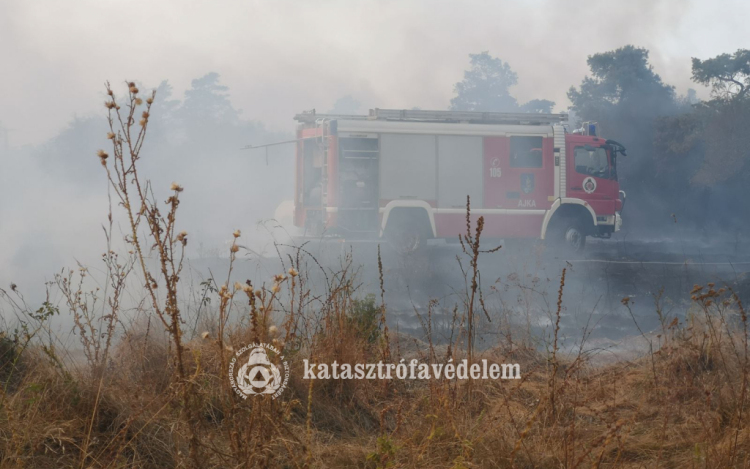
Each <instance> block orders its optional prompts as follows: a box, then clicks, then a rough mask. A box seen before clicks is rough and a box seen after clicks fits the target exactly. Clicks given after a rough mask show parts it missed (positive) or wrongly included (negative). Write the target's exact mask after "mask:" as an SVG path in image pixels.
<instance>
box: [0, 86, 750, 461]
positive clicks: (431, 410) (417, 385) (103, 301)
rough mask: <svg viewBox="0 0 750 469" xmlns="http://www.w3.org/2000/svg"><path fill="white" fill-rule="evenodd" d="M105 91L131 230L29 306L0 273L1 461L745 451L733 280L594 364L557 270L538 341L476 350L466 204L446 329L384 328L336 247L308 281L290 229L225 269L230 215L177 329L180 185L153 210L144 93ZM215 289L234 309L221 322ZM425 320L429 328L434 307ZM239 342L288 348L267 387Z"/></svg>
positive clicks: (682, 457)
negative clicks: (322, 372) (132, 306)
mask: <svg viewBox="0 0 750 469" xmlns="http://www.w3.org/2000/svg"><path fill="white" fill-rule="evenodd" d="M108 89H109V88H108ZM111 96H112V99H111V101H108V103H107V108H108V109H109V111H110V112H111V113H112V114H111V115H110V123H111V125H112V130H111V132H112V133H111V134H110V138H111V139H112V141H113V144H114V151H113V153H114V157H113V158H112V160H109V156H108V155H107V153H106V152H101V153H100V158H101V161H102V163H103V164H104V165H105V167H106V168H107V170H108V171H107V173H108V175H109V178H110V181H111V183H112V185H113V188H114V189H115V194H116V196H117V197H118V198H119V200H116V202H118V203H119V205H120V210H124V211H125V214H126V217H127V220H129V223H130V226H131V229H132V231H131V233H129V234H128V236H127V237H126V239H125V242H126V246H127V247H126V251H127V255H124V256H123V259H118V257H117V256H116V255H115V254H114V252H112V251H110V252H109V253H108V254H105V256H104V258H103V260H104V262H105V265H107V266H108V270H107V272H108V280H109V284H108V285H109V288H108V290H107V291H106V292H96V291H94V292H84V286H83V285H84V282H83V281H82V280H81V277H82V276H84V277H85V275H86V270H85V269H83V268H82V269H81V270H80V271H79V273H78V274H76V273H75V272H70V273H69V274H68V275H66V276H65V277H62V276H58V278H57V279H56V282H55V285H54V287H56V288H58V289H59V290H60V291H61V293H62V298H63V301H62V302H61V303H60V304H59V305H55V304H53V303H52V302H47V303H45V304H44V306H43V307H42V308H39V309H38V310H34V309H32V308H29V307H28V306H27V305H26V304H25V302H24V301H23V297H22V296H20V294H19V293H18V292H16V291H15V289H13V290H12V291H4V290H0V294H2V296H3V297H4V299H5V300H6V305H7V308H8V311H9V312H10V311H12V313H14V314H15V315H16V316H17V317H18V318H20V319H19V321H18V324H17V326H15V328H14V330H7V331H5V333H4V334H3V336H2V338H0V380H1V382H0V384H1V385H2V387H1V388H2V393H1V394H0V467H8V468H11V467H12V468H21V467H29V468H59V467H78V468H130V467H139V468H160V467H198V468H230V467H238V468H240V467H241V468H246V467H247V468H249V467H296V468H300V467H341V468H344V467H363V468H379V467H404V468H406V467H446V468H449V467H452V468H462V467H466V468H473V467H486V468H495V467H500V468H533V467H536V468H550V467H561V468H587V467H607V468H614V467H621V468H631V467H632V468H642V467H696V468H697V467H708V468H728V467H747V466H748V461H749V458H750V431H749V430H748V426H747V422H748V418H747V409H746V405H747V401H748V390H747V387H748V370H749V364H748V331H747V317H746V314H745V311H744V308H743V307H742V305H741V303H740V302H739V300H738V299H737V297H736V296H735V295H733V293H732V292H731V291H727V290H724V289H716V288H715V287H714V285H706V286H705V287H699V286H696V287H695V289H694V291H693V295H694V296H693V304H694V307H693V308H692V309H691V311H690V312H689V314H688V316H687V317H688V319H687V321H685V322H680V321H679V320H672V319H671V318H665V317H662V316H661V311H658V310H657V311H656V313H657V314H659V315H660V319H661V320H662V321H661V324H662V330H661V331H659V332H660V333H658V334H656V335H653V334H644V339H645V340H646V341H647V342H648V343H649V344H650V351H649V353H647V354H645V355H644V356H643V357H642V358H640V359H638V360H635V361H631V362H624V363H623V362H621V363H617V364H609V365H600V366H593V365H592V364H590V363H589V362H588V361H587V355H586V354H585V353H583V347H582V348H581V352H579V353H578V354H577V355H574V356H569V355H563V354H562V353H561V352H560V350H558V341H557V331H558V330H559V321H560V305H561V302H562V299H563V289H564V275H565V272H564V271H563V272H562V275H561V281H560V287H559V292H558V293H559V302H558V307H557V312H556V318H555V319H556V322H555V327H554V337H553V341H552V342H551V347H550V350H549V352H548V353H542V352H540V351H538V349H537V348H532V347H529V346H528V345H524V341H518V340H515V341H510V339H507V340H506V339H504V340H503V341H502V342H499V343H497V344H495V346H494V347H492V348H490V349H488V350H484V351H479V350H474V346H473V342H474V327H475V321H476V318H475V316H474V313H475V312H479V313H480V314H484V313H486V312H487V311H486V309H485V304H484V301H483V296H482V290H481V281H479V279H480V274H479V272H478V270H477V267H476V266H477V258H478V256H480V255H481V254H482V253H483V252H486V251H483V250H482V249H481V248H480V236H481V222H480V223H479V225H478V226H477V228H476V229H475V231H474V233H473V234H472V226H471V223H468V224H467V234H466V236H465V237H464V238H463V239H462V242H463V246H464V253H465V255H466V259H467V260H468V263H469V264H468V265H469V269H466V270H465V273H466V276H467V290H466V292H465V302H464V303H463V304H462V305H460V306H459V307H457V308H456V310H455V320H454V322H453V328H452V331H451V340H450V341H449V342H448V343H447V344H442V345H437V344H433V343H432V341H431V339H430V337H431V334H429V333H428V334H426V337H427V340H426V341H419V340H416V339H414V338H410V337H406V336H404V335H403V334H399V333H398V332H394V331H388V330H387V327H386V324H385V320H384V319H385V316H386V315H387V307H386V305H385V304H384V303H383V296H382V295H381V298H380V301H377V300H376V298H375V297H371V298H366V299H361V298H358V297H357V295H356V292H357V280H356V278H357V276H356V272H355V271H353V268H352V265H351V259H348V258H347V259H344V260H343V262H342V267H341V269H340V270H338V271H336V272H331V271H327V272H326V273H325V278H326V285H325V289H324V290H325V291H323V292H322V293H321V292H313V291H311V289H310V288H309V287H308V280H309V276H308V272H309V270H310V269H312V268H314V269H319V266H317V265H316V261H315V259H314V258H313V257H312V256H310V255H309V253H307V252H306V251H305V250H304V248H301V249H298V250H296V251H293V252H292V254H291V255H289V256H287V257H284V256H280V259H281V261H282V264H283V266H284V267H283V270H284V273H283V274H280V275H278V276H276V277H274V278H273V279H269V284H267V285H252V284H251V283H250V282H249V281H248V282H246V283H232V282H233V279H232V276H231V274H232V264H233V262H234V255H235V254H236V252H237V242H236V241H237V239H239V238H240V236H241V234H240V233H239V232H236V233H235V243H234V244H233V245H232V247H231V248H230V256H231V257H230V262H229V265H228V266H227V267H228V275H227V279H226V282H224V283H223V284H222V285H221V286H218V287H217V288H215V289H209V290H207V291H206V292H204V293H206V295H209V296H211V297H212V298H213V301H212V303H211V304H212V305H215V306H214V307H213V308H212V309H210V310H209V311H210V312H211V314H212V315H211V317H210V318H209V319H205V318H204V321H205V323H206V331H207V332H208V333H207V334H204V337H201V338H197V339H193V340H186V339H185V337H184V336H183V328H186V327H187V326H186V325H185V324H184V318H183V316H182V313H181V309H180V308H181V305H180V302H179V301H178V299H177V298H178V295H177V291H178V290H179V289H180V288H182V287H181V284H180V283H179V276H180V271H181V264H182V260H181V259H182V253H183V250H182V248H183V247H184V246H185V244H186V242H187V241H186V240H187V235H186V234H185V233H182V232H180V233H178V232H177V230H176V229H175V220H176V218H177V207H178V205H179V194H180V192H181V191H182V188H181V187H179V186H177V185H175V186H174V187H172V188H171V191H172V195H171V196H170V198H169V199H168V202H167V210H166V215H162V212H161V211H160V208H159V204H158V203H157V202H156V200H157V199H156V197H155V196H154V195H153V192H152V190H151V189H150V188H149V186H148V183H147V182H145V181H142V182H141V180H140V179H139V176H138V174H137V162H138V159H139V158H140V156H139V151H140V145H141V144H142V142H143V139H144V138H145V133H146V129H147V126H148V116H149V114H148V113H149V112H150V107H149V108H148V110H147V111H146V113H145V114H142V117H141V120H140V122H139V123H138V124H136V122H135V121H136V119H137V117H133V116H134V115H135V114H136V108H138V106H142V105H143V104H142V102H141V101H140V98H138V90H137V88H136V87H135V86H134V85H131V84H129V86H128V95H127V96H128V99H127V101H128V105H127V106H129V107H128V108H127V109H126V111H124V115H123V116H120V115H119V111H120V109H119V105H118V104H116V103H115V100H114V95H111ZM146 102H147V106H150V104H151V98H149V99H148V100H146ZM118 123H119V125H118ZM468 209H469V207H467V210H468ZM111 219H112V216H110V231H109V232H108V240H109V234H110V233H111ZM144 233H145V235H144ZM109 241H110V242H111V240H109ZM379 264H380V268H381V289H382V264H381V263H380V262H379ZM154 266H156V268H154ZM461 268H462V269H463V266H461ZM129 276H130V277H134V278H136V279H137V280H138V281H137V282H135V283H136V284H137V285H141V287H139V288H138V290H140V291H136V292H133V291H129V292H128V294H129V295H130V296H131V297H138V298H140V299H141V300H140V301H138V302H137V304H139V305H140V306H139V308H140V311H141V312H143V313H144V315H143V316H142V318H144V319H143V320H142V321H140V322H136V323H134V324H130V325H127V326H126V325H124V324H125V322H124V321H123V320H122V316H123V311H122V307H121V306H120V305H121V298H123V297H124V295H125V291H126V290H127V288H128V282H127V281H126V278H127V277H129ZM431 306H432V305H431ZM230 307H234V308H238V309H239V310H240V311H241V316H242V318H243V319H242V320H240V321H239V322H234V321H229V320H228V311H229V308H230ZM624 307H629V304H628V302H627V301H624ZM58 308H61V309H63V310H67V312H68V313H69V314H71V316H72V318H73V320H74V323H75V325H76V330H77V332H78V334H79V336H78V337H79V338H80V340H81V346H80V348H81V349H82V350H83V351H84V354H85V360H84V361H82V360H78V361H76V360H70V359H69V357H68V352H67V351H66V349H65V348H63V347H62V345H61V344H60V342H59V340H58V339H57V338H56V337H54V336H53V335H52V334H51V333H50V332H49V331H50V327H49V321H50V318H51V317H52V316H55V315H57V314H62V313H61V312H60V311H59V309H58ZM657 309H658V308H657ZM421 319H422V321H423V324H424V327H425V330H426V332H429V331H430V329H431V327H432V313H431V307H430V310H429V311H428V313H427V314H426V316H425V317H423V318H421ZM253 341H262V342H267V343H273V344H274V345H276V346H277V347H278V348H280V349H281V350H282V351H283V354H284V355H285V356H286V357H287V359H288V360H289V363H290V366H291V368H292V370H291V379H290V382H289V387H288V389H286V390H285V391H284V393H283V395H282V396H281V397H280V398H279V399H276V400H273V399H271V397H270V396H253V397H251V398H248V399H247V400H242V399H239V398H238V397H237V396H236V395H235V394H234V392H232V390H231V389H230V387H229V382H228V379H227V377H226V370H227V366H228V360H229V359H230V357H231V351H232V350H237V349H238V348H240V347H242V346H243V345H245V344H247V343H250V342H253ZM305 358H308V359H311V361H313V362H317V363H332V362H333V361H334V360H335V361H336V362H338V363H340V364H341V363H350V364H354V363H370V362H377V361H379V360H389V361H391V362H398V361H399V360H401V359H402V358H404V359H407V360H410V359H411V358H418V359H419V360H420V361H422V362H426V363H445V362H446V361H447V360H449V359H453V360H454V361H455V360H459V359H462V358H468V359H470V360H473V361H478V360H481V359H484V358H486V359H488V360H489V361H492V362H498V363H520V364H521V369H522V370H523V377H522V379H520V380H512V381H502V380H500V381H492V380H467V381H461V380H447V379H439V380H423V381H420V380H391V381H385V380H383V381H377V380H376V381H368V380H333V379H331V380H304V379H302V376H303V371H302V360H303V359H305Z"/></svg>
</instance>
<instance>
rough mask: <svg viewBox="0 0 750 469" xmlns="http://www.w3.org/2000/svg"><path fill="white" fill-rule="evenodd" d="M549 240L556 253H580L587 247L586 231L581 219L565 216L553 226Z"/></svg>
mask: <svg viewBox="0 0 750 469" xmlns="http://www.w3.org/2000/svg"><path fill="white" fill-rule="evenodd" d="M548 240H549V243H548V244H549V245H550V246H551V247H552V248H553V249H555V251H556V253H559V254H580V253H582V252H583V250H584V248H585V247H586V231H585V230H584V227H583V223H581V222H580V221H579V220H577V219H575V218H564V219H561V220H558V222H557V223H555V226H553V227H551V229H550V232H549V237H548Z"/></svg>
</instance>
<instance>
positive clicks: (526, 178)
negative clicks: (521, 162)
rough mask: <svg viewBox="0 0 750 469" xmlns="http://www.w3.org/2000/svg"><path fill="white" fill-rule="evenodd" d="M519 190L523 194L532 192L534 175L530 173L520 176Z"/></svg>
mask: <svg viewBox="0 0 750 469" xmlns="http://www.w3.org/2000/svg"><path fill="white" fill-rule="evenodd" d="M521 190H522V191H523V193H524V194H531V193H532V192H534V175H533V174H530V173H523V174H521Z"/></svg>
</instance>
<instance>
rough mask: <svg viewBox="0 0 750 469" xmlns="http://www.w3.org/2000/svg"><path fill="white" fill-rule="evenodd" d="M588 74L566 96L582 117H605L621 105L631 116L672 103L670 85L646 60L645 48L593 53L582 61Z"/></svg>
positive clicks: (658, 110)
mask: <svg viewBox="0 0 750 469" xmlns="http://www.w3.org/2000/svg"><path fill="white" fill-rule="evenodd" d="M586 62H587V63H588V65H589V68H590V69H591V75H592V76H591V77H586V78H584V79H583V82H582V83H581V87H580V89H576V88H575V87H571V88H570V90H569V91H568V98H569V99H570V101H571V102H572V103H573V109H575V110H576V112H578V113H579V114H580V115H581V117H583V118H584V119H591V120H607V119H608V118H611V117H613V114H618V113H621V111H622V110H624V109H625V108H627V109H629V110H630V111H632V112H633V113H634V114H635V115H638V114H641V115H644V114H648V115H650V116H651V117H652V118H653V116H655V115H657V114H660V113H663V112H664V110H665V108H671V107H673V106H674V103H675V93H674V87H672V86H669V85H666V84H664V83H663V82H662V81H661V77H660V76H659V75H657V74H656V73H655V72H654V70H653V67H652V66H651V65H650V64H649V63H648V50H646V49H643V48H639V47H634V46H631V45H628V46H625V47H621V48H619V49H617V50H614V51H609V52H604V53H599V54H594V55H591V56H589V58H588V60H587V61H586Z"/></svg>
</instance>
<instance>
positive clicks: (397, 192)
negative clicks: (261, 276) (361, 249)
mask: <svg viewBox="0 0 750 469" xmlns="http://www.w3.org/2000/svg"><path fill="white" fill-rule="evenodd" d="M295 120H296V121H297V122H298V125H297V138H296V140H295V142H296V160H295V161H296V163H295V164H296V183H295V196H294V224H295V225H296V226H297V227H300V228H303V229H304V232H305V235H306V236H314V237H319V236H335V237H340V238H344V239H378V238H386V239H387V240H388V241H389V242H391V243H392V244H393V245H394V246H396V247H397V249H398V250H399V251H403V252H410V251H414V250H417V249H419V248H420V247H421V246H423V245H424V244H426V242H427V240H428V239H439V238H444V239H446V240H452V239H457V238H458V236H459V234H461V233H465V232H466V213H467V198H468V199H469V200H470V209H471V210H470V214H471V218H472V223H476V219H477V218H478V217H479V216H482V217H484V231H483V233H482V236H483V238H497V239H509V238H535V239H542V240H546V241H547V242H548V243H552V244H554V245H556V246H557V247H560V248H563V249H567V250H570V251H573V252H578V251H581V250H582V249H583V248H584V246H585V242H586V238H587V237H589V236H592V237H602V238H608V237H610V236H611V235H612V233H614V232H616V231H618V230H619V229H620V227H621V225H622V218H621V215H620V214H621V212H622V209H623V205H624V203H625V193H624V192H623V191H621V190H620V187H619V183H618V181H617V159H618V156H619V155H624V154H625V148H624V147H623V146H622V145H621V144H619V143H617V142H615V141H612V140H606V139H604V138H602V137H600V136H598V135H597V130H598V129H597V126H596V124H589V123H586V124H585V125H584V127H583V128H582V129H580V130H576V131H574V132H569V131H568V128H567V125H566V121H567V115H566V114H536V113H533V114H531V113H499V112H458V111H426V110H392V109H372V110H370V111H369V114H368V115H330V114H329V115H326V114H316V113H315V111H310V112H303V113H301V114H298V115H297V116H295Z"/></svg>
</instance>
